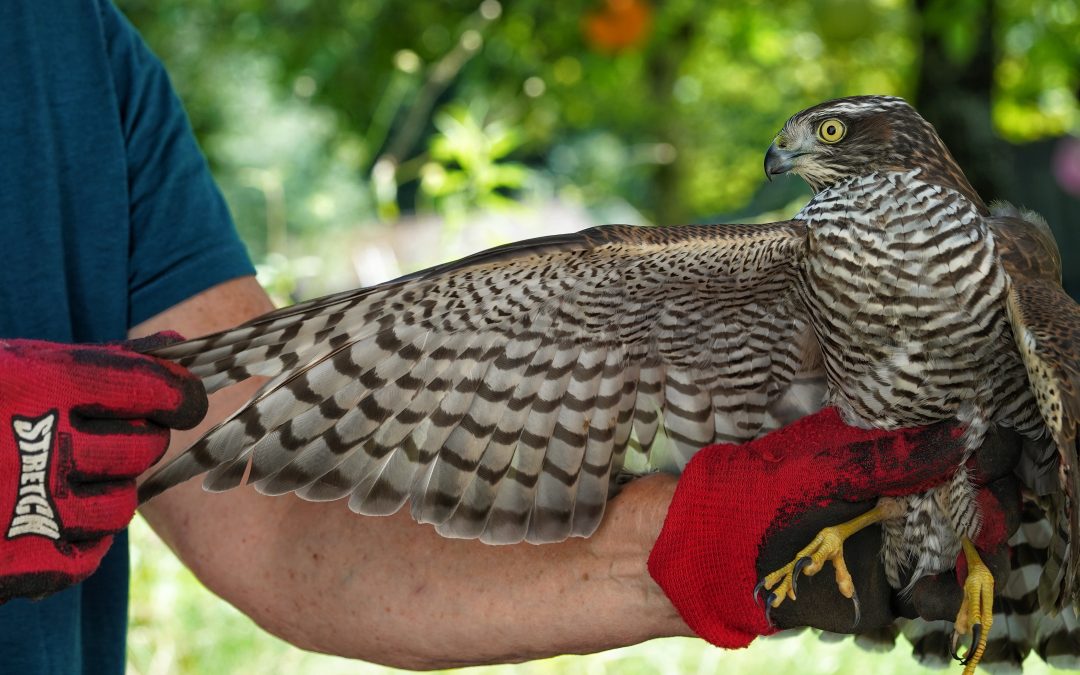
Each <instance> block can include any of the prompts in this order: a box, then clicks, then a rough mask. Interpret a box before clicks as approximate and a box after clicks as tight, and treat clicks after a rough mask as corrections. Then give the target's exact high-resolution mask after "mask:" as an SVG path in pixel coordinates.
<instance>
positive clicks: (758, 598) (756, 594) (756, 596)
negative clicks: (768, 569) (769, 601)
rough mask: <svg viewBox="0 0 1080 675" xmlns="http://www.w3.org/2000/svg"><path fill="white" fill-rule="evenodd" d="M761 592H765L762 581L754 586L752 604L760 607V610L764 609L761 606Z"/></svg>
mask: <svg viewBox="0 0 1080 675" xmlns="http://www.w3.org/2000/svg"><path fill="white" fill-rule="evenodd" d="M763 590H765V580H764V579H762V580H761V581H759V582H758V585H757V586H754V604H755V605H757V606H758V607H761V608H762V609H765V606H764V605H762V604H761V592H762V591H763Z"/></svg>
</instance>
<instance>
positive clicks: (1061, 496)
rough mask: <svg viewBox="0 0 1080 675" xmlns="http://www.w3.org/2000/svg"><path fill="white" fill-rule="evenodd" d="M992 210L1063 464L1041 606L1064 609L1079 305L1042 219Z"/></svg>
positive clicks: (1069, 580) (1074, 545)
mask: <svg viewBox="0 0 1080 675" xmlns="http://www.w3.org/2000/svg"><path fill="white" fill-rule="evenodd" d="M994 211H995V215H996V217H994V218H991V219H990V223H991V227H992V229H993V232H994V237H995V239H996V241H997V243H998V248H999V251H1000V253H1001V261H1002V264H1003V265H1004V266H1005V269H1006V271H1007V272H1008V274H1009V282H1010V284H1009V294H1008V299H1007V309H1008V314H1009V321H1010V323H1011V324H1012V329H1013V337H1014V338H1015V340H1016V346H1017V347H1018V348H1019V350H1020V354H1021V356H1022V358H1023V360H1024V365H1025V366H1026V368H1027V372H1028V379H1029V381H1030V383H1031V387H1032V391H1034V393H1035V399H1036V401H1037V402H1038V405H1039V412H1040V413H1041V415H1042V418H1043V420H1044V421H1045V422H1046V426H1047V428H1048V429H1049V430H1050V435H1051V436H1052V438H1053V441H1054V444H1055V445H1056V446H1057V456H1058V457H1059V458H1060V464H1059V468H1058V470H1057V479H1058V481H1057V482H1058V485H1057V486H1056V487H1057V489H1056V490H1054V491H1052V492H1050V493H1049V494H1048V495H1046V498H1047V499H1048V500H1049V501H1050V502H1051V504H1050V508H1049V509H1048V510H1049V516H1050V520H1051V522H1052V523H1053V525H1054V529H1055V530H1056V531H1057V533H1058V535H1059V536H1057V537H1054V538H1053V539H1051V544H1050V546H1051V550H1050V551H1048V556H1049V559H1048V560H1047V563H1046V566H1045V571H1044V573H1043V576H1042V580H1041V581H1040V584H1039V601H1040V604H1041V605H1042V606H1044V607H1053V606H1064V605H1066V604H1069V603H1072V602H1075V601H1077V600H1080V503H1078V502H1077V500H1078V499H1080V456H1078V447H1077V438H1078V433H1077V432H1078V428H1080V360H1078V354H1080V306H1078V305H1077V304H1076V302H1075V301H1074V300H1073V299H1072V298H1070V297H1069V296H1068V295H1067V294H1066V293H1065V291H1064V290H1063V289H1062V287H1061V256H1060V253H1059V252H1058V250H1057V245H1056V244H1055V243H1054V239H1053V236H1052V235H1051V234H1050V230H1049V228H1048V227H1047V226H1046V223H1045V222H1044V221H1043V220H1042V218H1040V217H1039V216H1038V215H1036V214H1033V213H1030V212H1026V211H1019V210H1017V209H1013V208H1011V207H1009V206H1007V205H1005V206H998V207H996V208H995V209H994ZM1037 491H1040V490H1037Z"/></svg>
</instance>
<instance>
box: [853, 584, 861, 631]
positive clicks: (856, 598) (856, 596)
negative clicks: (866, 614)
mask: <svg viewBox="0 0 1080 675" xmlns="http://www.w3.org/2000/svg"><path fill="white" fill-rule="evenodd" d="M851 603H852V604H853V605H855V622H854V623H852V624H851V627H852V628H855V627H856V626H858V625H859V619H861V618H862V611H861V610H860V609H859V592H858V591H856V590H855V589H854V588H852V589H851Z"/></svg>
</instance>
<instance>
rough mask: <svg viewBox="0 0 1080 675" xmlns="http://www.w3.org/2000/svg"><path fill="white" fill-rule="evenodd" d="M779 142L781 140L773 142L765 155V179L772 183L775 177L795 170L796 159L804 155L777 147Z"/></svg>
mask: <svg viewBox="0 0 1080 675" xmlns="http://www.w3.org/2000/svg"><path fill="white" fill-rule="evenodd" d="M779 141H780V139H779V138H778V139H777V140H776V141H773V143H772V145H770V146H769V151H768V152H766V153H765V177H766V178H768V179H769V180H770V181H771V180H772V177H773V176H779V175H780V174H783V173H787V172H788V171H791V170H792V169H793V168H795V158H796V157H798V156H799V155H800V154H802V153H796V152H791V151H790V150H788V149H785V148H781V147H780V146H778V145H777V143H778V142H779Z"/></svg>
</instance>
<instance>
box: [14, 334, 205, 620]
mask: <svg viewBox="0 0 1080 675" xmlns="http://www.w3.org/2000/svg"><path fill="white" fill-rule="evenodd" d="M177 339H179V336H178V335H176V334H175V333H173V334H166V333H162V334H158V335H155V336H151V337H149V338H144V339H143V340H136V341H132V342H129V343H126V344H112V345H103V346H91V345H62V344H55V343H51V342H40V341H34V340H6V341H3V340H0V602H6V601H7V600H10V599H11V598H15V597H32V598H39V597H42V596H45V595H48V594H50V593H55V592H56V591H59V590H62V589H63V588H65V587H67V586H70V585H72V584H75V583H78V582H80V581H82V580H83V579H85V578H86V577H88V576H90V575H91V574H92V573H93V572H94V571H95V570H96V569H97V567H98V564H99V563H100V562H101V558H102V557H103V556H104V555H105V552H106V551H107V550H108V549H109V546H110V545H111V544H112V539H113V537H112V535H113V534H115V533H116V532H119V531H120V530H123V529H124V528H125V527H127V524H128V523H129V522H130V521H131V518H132V516H133V515H134V513H135V507H136V506H137V500H136V496H135V477H136V476H138V475H139V474H141V473H142V472H143V471H145V470H146V469H147V468H149V467H150V465H152V464H153V463H154V462H156V461H157V460H158V459H160V458H161V455H162V454H163V453H164V452H165V448H166V446H167V445H168V443H169V428H176V429H186V428H190V427H193V426H195V425H196V424H198V423H199V421H200V420H201V419H202V417H203V415H205V414H206V405H207V402H206V392H205V391H204V390H203V388H202V385H201V384H200V382H199V380H198V379H197V378H195V377H194V376H193V375H191V374H190V373H188V372H187V371H186V370H184V369H183V368H181V367H180V366H177V365H175V364H172V363H169V362H166V361H161V360H159V359H155V358H153V357H149V356H144V355H142V354H138V353H136V352H134V351H133V348H138V349H145V348H149V347H150V346H151V345H154V344H155V343H161V346H164V345H165V344H168V343H169V342H173V341H176V340H177Z"/></svg>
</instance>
